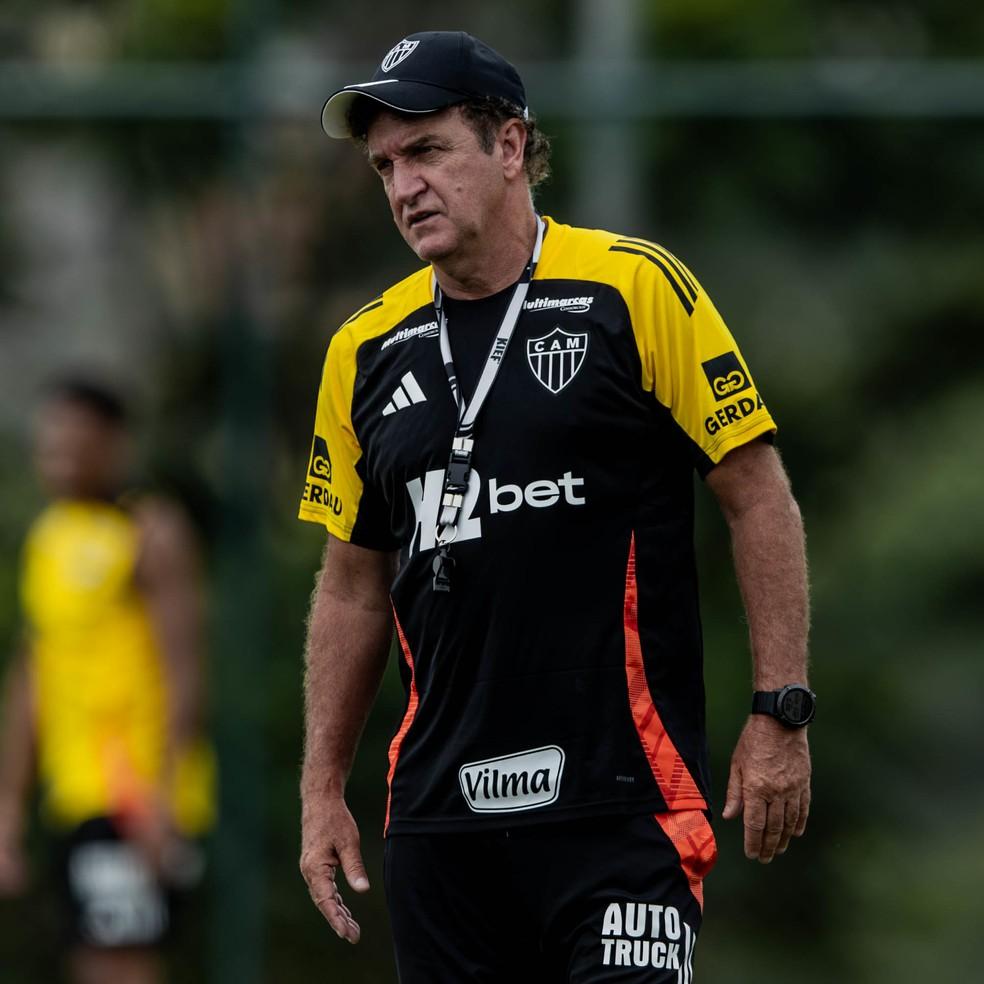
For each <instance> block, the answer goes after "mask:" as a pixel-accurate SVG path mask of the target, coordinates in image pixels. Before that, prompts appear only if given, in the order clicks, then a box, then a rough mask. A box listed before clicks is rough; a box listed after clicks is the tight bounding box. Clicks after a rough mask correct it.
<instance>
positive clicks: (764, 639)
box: [731, 487, 810, 690]
mask: <svg viewBox="0 0 984 984" xmlns="http://www.w3.org/2000/svg"><path fill="white" fill-rule="evenodd" d="M731 537H732V544H733V549H734V560H735V572H736V575H737V578H738V585H739V588H740V590H741V595H742V600H743V602H744V605H745V612H746V614H747V617H748V629H749V637H750V640H751V650H752V661H753V677H754V687H755V689H756V690H777V689H779V688H780V687H783V686H785V685H786V684H788V683H804V684H805V683H806V682H807V635H808V631H809V621H810V615H809V596H808V587H807V566H806V548H805V541H804V534H803V522H802V519H801V517H800V512H799V509H798V507H797V505H796V502H795V500H794V499H793V497H792V495H791V494H790V492H789V490H788V487H775V488H771V489H769V490H768V491H767V492H766V493H765V494H763V495H762V496H761V497H760V498H758V499H756V500H755V501H754V502H752V503H751V504H750V505H749V506H748V508H746V509H745V510H744V511H742V512H741V513H739V514H737V515H735V516H733V517H732V518H731Z"/></svg>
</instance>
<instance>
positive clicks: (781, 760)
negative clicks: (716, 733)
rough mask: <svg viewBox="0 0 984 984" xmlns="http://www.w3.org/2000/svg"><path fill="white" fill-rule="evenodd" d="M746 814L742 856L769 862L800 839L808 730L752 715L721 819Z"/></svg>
mask: <svg viewBox="0 0 984 984" xmlns="http://www.w3.org/2000/svg"><path fill="white" fill-rule="evenodd" d="M742 813H744V817H745V856H746V857H747V858H749V859H750V860H753V861H754V860H758V861H761V862H762V864H768V863H769V862H770V861H772V859H773V858H774V857H775V856H776V855H777V854H784V853H785V851H786V848H787V847H789V840H790V838H791V837H802V836H803V833H804V832H805V830H806V820H807V817H808V816H809V813H810V748H809V745H808V743H807V737H806V728H798V729H796V730H791V729H788V728H784V727H783V726H782V725H781V724H780V723H779V722H778V721H776V720H775V719H774V718H771V717H768V716H767V715H764V714H753V715H751V716H750V717H749V719H748V721H747V723H746V724H745V727H744V730H743V731H742V733H741V737H740V738H739V739H738V744H737V746H736V747H735V753H734V755H733V756H732V757H731V774H730V776H729V777H728V796H727V800H726V802H725V806H724V810H723V812H722V814H721V816H722V817H723V819H725V820H731V819H733V818H735V817H737V816H739V815H740V814H742Z"/></svg>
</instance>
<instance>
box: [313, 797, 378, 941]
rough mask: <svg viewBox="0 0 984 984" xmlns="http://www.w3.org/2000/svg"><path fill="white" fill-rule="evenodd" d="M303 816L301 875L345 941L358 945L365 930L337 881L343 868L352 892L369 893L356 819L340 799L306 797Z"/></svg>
mask: <svg viewBox="0 0 984 984" xmlns="http://www.w3.org/2000/svg"><path fill="white" fill-rule="evenodd" d="M301 815H302V819H301V874H302V875H303V876H304V880H305V881H306V882H307V886H308V891H309V892H310V893H311V898H312V899H313V900H314V904H315V905H316V906H317V907H318V909H319V910H320V911H321V914H322V915H323V916H324V917H325V919H327V920H328V922H329V924H330V925H331V928H332V929H334V930H335V932H336V933H337V934H338V935H339V936H340V937H341V938H342V939H343V940H348V941H349V942H350V943H358V942H359V937H360V936H361V934H362V931H361V929H360V928H359V924H358V923H357V922H356V921H355V920H354V919H353V918H352V913H351V912H350V911H349V910H348V908H347V906H346V905H345V903H344V902H343V901H342V896H341V893H340V892H339V891H338V885H337V884H336V882H335V873H336V872H337V871H338V869H339V868H341V869H342V871H343V872H344V873H345V880H346V881H347V882H348V884H349V886H350V887H351V889H352V890H353V891H355V892H359V893H360V894H361V893H363V892H368V891H369V879H368V877H367V876H366V868H365V864H364V863H363V861H362V853H361V851H360V848H359V843H360V842H359V829H358V827H357V826H356V824H355V820H354V819H353V818H352V814H351V813H349V810H348V807H347V806H346V805H345V800H344V799H342V798H341V797H340V796H332V797H330V798H328V799H320V800H318V802H314V801H313V798H312V797H311V796H309V795H308V796H305V797H304V799H303V803H302V810H301Z"/></svg>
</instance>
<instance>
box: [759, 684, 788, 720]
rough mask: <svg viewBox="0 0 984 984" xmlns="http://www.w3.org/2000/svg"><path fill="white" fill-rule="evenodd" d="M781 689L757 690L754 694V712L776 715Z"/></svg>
mask: <svg viewBox="0 0 984 984" xmlns="http://www.w3.org/2000/svg"><path fill="white" fill-rule="evenodd" d="M781 693H782V691H781V690H756V691H755V693H753V694H752V713H753V714H771V715H772V716H773V717H775V716H776V713H777V708H778V704H779V694H781Z"/></svg>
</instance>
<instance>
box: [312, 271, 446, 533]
mask: <svg viewBox="0 0 984 984" xmlns="http://www.w3.org/2000/svg"><path fill="white" fill-rule="evenodd" d="M430 277H431V271H430V267H425V268H424V269H422V270H418V271H417V272H416V273H413V274H411V275H410V276H409V277H407V278H406V279H405V280H401V281H400V282H399V283H398V284H396V285H394V286H393V287H391V288H390V289H389V290H387V291H386V292H385V293H384V294H382V296H380V297H378V298H377V299H376V300H374V301H371V302H370V303H369V304H367V305H366V306H365V307H363V308H360V309H359V310H358V311H356V312H355V314H353V315H352V316H351V317H350V318H349V319H348V320H347V321H345V322H343V324H342V326H341V327H340V328H339V329H338V331H337V332H336V333H335V335H334V336H333V337H332V339H331V341H330V342H329V344H328V353H327V355H326V356H325V364H324V369H323V371H322V376H321V387H320V389H319V391H318V405H317V410H316V412H315V420H314V438H313V440H312V442H311V455H310V457H309V459H308V473H307V476H306V478H305V482H304V493H303V495H302V497H301V504H300V509H299V510H298V515H299V516H300V518H301V519H304V520H307V521H308V522H311V523H321V524H323V525H324V526H326V527H327V529H328V532H329V533H331V534H333V535H334V536H337V537H338V538H339V539H341V540H345V541H348V540H350V539H351V538H352V529H353V527H354V526H355V521H356V517H357V516H358V514H359V504H360V502H361V500H362V492H363V485H362V479H361V477H360V476H359V474H358V471H357V470H356V466H357V465H358V463H359V460H360V459H361V458H362V448H361V447H360V446H359V440H358V438H357V436H356V434H355V428H354V426H353V424H352V398H353V392H354V389H355V377H356V368H357V362H356V359H357V356H358V352H359V348H360V346H362V345H363V344H365V343H366V342H367V341H369V340H371V339H373V338H378V337H379V336H380V335H383V334H385V333H386V332H387V331H389V330H390V329H391V328H392V327H393V326H394V325H397V324H399V323H400V321H402V320H403V319H404V318H405V317H406V316H407V315H408V314H410V313H412V312H413V311H415V310H417V308H419V307H422V306H423V305H425V304H427V303H428V301H429V300H430V299H431V293H430V291H431V280H430Z"/></svg>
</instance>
